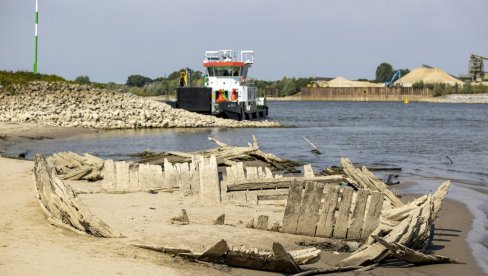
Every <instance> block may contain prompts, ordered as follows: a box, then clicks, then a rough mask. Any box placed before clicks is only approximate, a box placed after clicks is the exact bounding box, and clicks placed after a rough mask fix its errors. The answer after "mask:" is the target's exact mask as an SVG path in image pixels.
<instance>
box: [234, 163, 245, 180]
mask: <svg viewBox="0 0 488 276" xmlns="http://www.w3.org/2000/svg"><path fill="white" fill-rule="evenodd" d="M235 170H236V182H238V183H240V182H244V181H245V180H246V174H245V173H244V163H242V162H239V163H237V164H236V167H235Z"/></svg>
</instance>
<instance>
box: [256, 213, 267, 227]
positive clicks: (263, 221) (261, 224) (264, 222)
mask: <svg viewBox="0 0 488 276" xmlns="http://www.w3.org/2000/svg"><path fill="white" fill-rule="evenodd" d="M268 220H269V217H268V216H265V215H260V216H259V217H258V222H257V223H256V229H260V230H267V229H268Z"/></svg>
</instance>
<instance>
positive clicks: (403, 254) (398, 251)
mask: <svg viewBox="0 0 488 276" xmlns="http://www.w3.org/2000/svg"><path fill="white" fill-rule="evenodd" d="M373 238H374V239H375V240H376V241H377V242H379V243H380V244H381V245H383V246H384V247H386V248H387V249H388V250H389V251H390V253H391V254H392V255H393V256H395V258H397V259H399V260H402V261H406V262H408V263H412V264H416V265H426V264H449V263H451V264H462V262H459V261H457V260H454V259H451V258H449V257H444V256H441V255H427V254H424V253H422V252H419V251H415V250H413V249H410V248H408V247H406V246H404V245H402V244H399V243H397V242H392V243H390V242H387V241H386V240H385V239H383V238H380V237H378V236H373Z"/></svg>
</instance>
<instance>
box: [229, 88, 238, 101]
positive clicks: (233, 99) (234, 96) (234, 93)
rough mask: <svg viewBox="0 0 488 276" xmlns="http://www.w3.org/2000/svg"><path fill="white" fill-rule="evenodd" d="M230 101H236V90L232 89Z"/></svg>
mask: <svg viewBox="0 0 488 276" xmlns="http://www.w3.org/2000/svg"><path fill="white" fill-rule="evenodd" d="M230 100H231V101H237V89H235V88H233V89H232V96H231V97H230Z"/></svg>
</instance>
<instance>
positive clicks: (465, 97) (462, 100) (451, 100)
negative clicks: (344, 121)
mask: <svg viewBox="0 0 488 276" xmlns="http://www.w3.org/2000/svg"><path fill="white" fill-rule="evenodd" d="M266 99H267V100H268V101H270V102H287V101H289V102H293V101H296V102H403V101H402V100H401V101H398V100H392V101H384V100H377V99H374V98H373V99H371V100H359V101H358V100H346V99H344V98H338V99H314V100H306V99H302V97H301V95H300V96H286V97H267V98H266ZM410 102H411V103H415V102H420V103H443V104H488V94H451V95H444V96H439V97H426V98H422V99H419V100H416V101H410Z"/></svg>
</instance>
